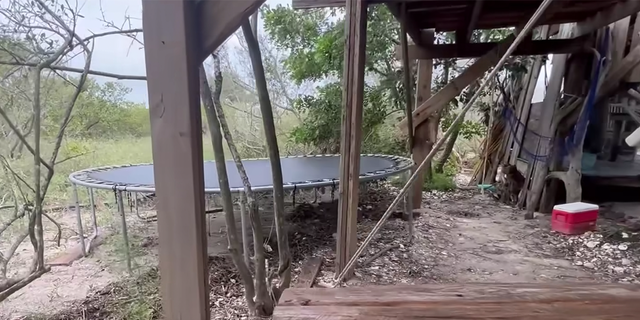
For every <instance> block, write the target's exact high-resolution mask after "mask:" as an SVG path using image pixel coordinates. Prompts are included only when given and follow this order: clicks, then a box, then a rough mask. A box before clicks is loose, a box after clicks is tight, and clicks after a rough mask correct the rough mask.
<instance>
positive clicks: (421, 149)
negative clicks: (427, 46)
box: [411, 31, 437, 209]
mask: <svg viewBox="0 0 640 320" xmlns="http://www.w3.org/2000/svg"><path fill="white" fill-rule="evenodd" d="M427 37H429V38H430V39H431V41H432V42H433V31H431V32H429V33H428V36H427ZM432 74H433V60H420V61H418V79H417V80H418V83H417V84H416V105H420V104H421V103H422V102H424V101H426V100H427V99H429V97H430V96H431V78H432ZM434 131H435V132H434ZM434 133H435V134H434ZM436 135H437V131H436V130H431V128H430V126H429V122H428V121H427V122H426V123H423V124H422V125H419V126H417V127H416V130H415V143H414V145H413V148H412V150H411V153H412V154H413V161H414V162H415V163H421V162H422V160H424V159H425V158H426V157H427V155H428V154H429V152H430V151H431V147H432V146H433V143H434V142H435V141H436V139H437V137H436ZM424 179H425V172H424V170H423V171H421V172H418V178H417V180H418V181H419V182H418V183H416V184H415V185H414V186H413V195H412V201H413V208H414V209H418V208H420V207H421V206H422V187H423V183H420V181H424Z"/></svg>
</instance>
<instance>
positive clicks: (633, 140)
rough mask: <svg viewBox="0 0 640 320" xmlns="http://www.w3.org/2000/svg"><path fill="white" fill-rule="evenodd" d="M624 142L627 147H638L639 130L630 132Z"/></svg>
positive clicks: (639, 139) (639, 142) (639, 144)
mask: <svg viewBox="0 0 640 320" xmlns="http://www.w3.org/2000/svg"><path fill="white" fill-rule="evenodd" d="M624 142H626V143H627V145H628V146H629V147H632V148H638V147H640V128H638V129H636V130H635V131H633V132H631V134H630V135H628V136H627V138H626V139H624Z"/></svg>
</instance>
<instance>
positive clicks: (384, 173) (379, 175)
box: [69, 154, 414, 274]
mask: <svg viewBox="0 0 640 320" xmlns="http://www.w3.org/2000/svg"><path fill="white" fill-rule="evenodd" d="M309 157H340V155H338V154H322V155H302V156H288V157H281V159H290V158H309ZM360 157H377V158H384V159H387V160H390V161H392V162H393V165H392V166H390V167H388V168H385V169H383V170H378V171H373V172H365V173H362V174H360V176H359V182H360V183H363V182H369V181H373V180H382V179H384V178H387V177H389V176H393V175H399V174H401V173H403V172H405V171H407V170H409V169H410V168H411V167H412V166H413V165H414V163H413V161H412V160H411V159H409V158H405V157H400V156H392V155H383V154H361V155H360ZM255 160H267V161H268V159H267V158H252V159H243V161H255ZM142 165H152V163H141V164H128V165H115V166H103V167H96V168H89V169H85V170H80V171H76V172H74V173H71V174H70V175H69V181H70V182H71V185H72V188H73V190H72V195H73V198H74V199H73V200H74V201H75V209H76V210H75V211H76V218H77V224H78V234H79V236H80V246H81V248H82V255H83V256H86V255H87V254H88V253H89V252H88V250H87V248H86V243H85V236H84V230H83V229H84V227H83V225H82V224H83V223H82V215H81V212H80V200H79V198H78V186H83V187H86V188H87V189H88V192H89V202H90V203H89V205H90V206H91V218H92V220H93V221H92V228H93V234H92V235H91V236H89V245H90V244H91V240H92V239H94V238H95V237H97V236H98V223H97V218H96V206H95V197H94V190H93V189H103V190H113V191H114V193H115V195H116V207H117V208H118V213H119V215H120V222H121V224H122V236H123V239H124V245H125V256H126V260H127V270H128V272H129V273H130V274H131V273H132V268H131V253H130V248H129V236H128V232H127V221H126V213H125V209H124V197H123V195H122V194H123V192H130V193H133V194H136V196H135V201H134V202H135V207H136V212H137V211H138V196H137V193H154V192H155V187H154V186H151V185H141V184H135V185H131V184H130V185H118V184H113V183H105V182H102V181H98V180H95V179H92V178H89V176H88V174H89V173H92V172H99V171H104V170H109V169H115V168H124V167H132V166H142ZM339 183H340V181H339V179H322V180H312V181H300V182H288V183H285V184H284V185H283V187H284V189H285V190H293V191H294V192H295V191H296V190H299V189H318V188H323V187H333V188H335V187H336V186H338V185H339ZM251 189H252V190H253V191H255V192H264V191H269V190H273V185H269V186H258V187H252V188H251ZM231 192H232V193H237V194H239V196H240V202H239V203H240V221H241V225H242V232H243V238H245V237H244V233H245V232H248V231H247V228H248V224H247V221H246V220H247V219H246V217H245V215H246V211H247V210H246V201H243V200H244V199H245V198H246V197H244V187H241V188H231ZM204 193H205V194H218V193H220V188H205V190H204ZM234 211H235V210H234ZM234 214H235V212H234ZM244 245H248V244H243V246H244ZM247 248H248V247H247ZM247 248H243V249H244V251H245V259H248V256H247V255H248V250H247ZM89 249H90V248H89Z"/></svg>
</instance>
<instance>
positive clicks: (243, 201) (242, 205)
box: [240, 192, 251, 268]
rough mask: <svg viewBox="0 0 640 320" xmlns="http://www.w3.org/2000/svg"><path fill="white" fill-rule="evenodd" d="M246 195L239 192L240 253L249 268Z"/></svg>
mask: <svg viewBox="0 0 640 320" xmlns="http://www.w3.org/2000/svg"><path fill="white" fill-rule="evenodd" d="M246 216H247V196H246V195H245V194H244V192H240V225H241V228H242V253H243V255H244V263H245V264H246V265H247V267H249V268H251V267H250V266H251V265H250V264H249V262H250V258H249V257H250V253H249V234H248V230H247V217H246Z"/></svg>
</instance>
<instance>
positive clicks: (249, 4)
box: [192, 0, 265, 61]
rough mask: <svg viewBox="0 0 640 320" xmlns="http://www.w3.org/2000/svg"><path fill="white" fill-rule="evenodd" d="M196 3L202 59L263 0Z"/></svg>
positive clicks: (213, 0)
mask: <svg viewBox="0 0 640 320" xmlns="http://www.w3.org/2000/svg"><path fill="white" fill-rule="evenodd" d="M192 2H196V3H197V5H198V9H197V13H198V19H197V20H196V21H198V34H199V35H200V43H201V44H202V46H201V47H202V48H201V49H200V56H199V58H200V61H204V59H206V58H207V57H208V56H209V55H210V54H211V53H212V52H213V51H214V50H215V49H217V48H218V47H219V46H221V45H222V43H224V42H225V41H226V40H227V39H228V38H229V36H231V35H232V34H233V33H234V32H236V30H238V28H240V25H241V24H242V23H243V22H244V21H246V20H247V19H249V16H251V15H252V14H253V13H254V12H256V10H258V8H260V6H261V5H262V4H263V3H264V2H265V0H234V1H220V0H200V1H192Z"/></svg>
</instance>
